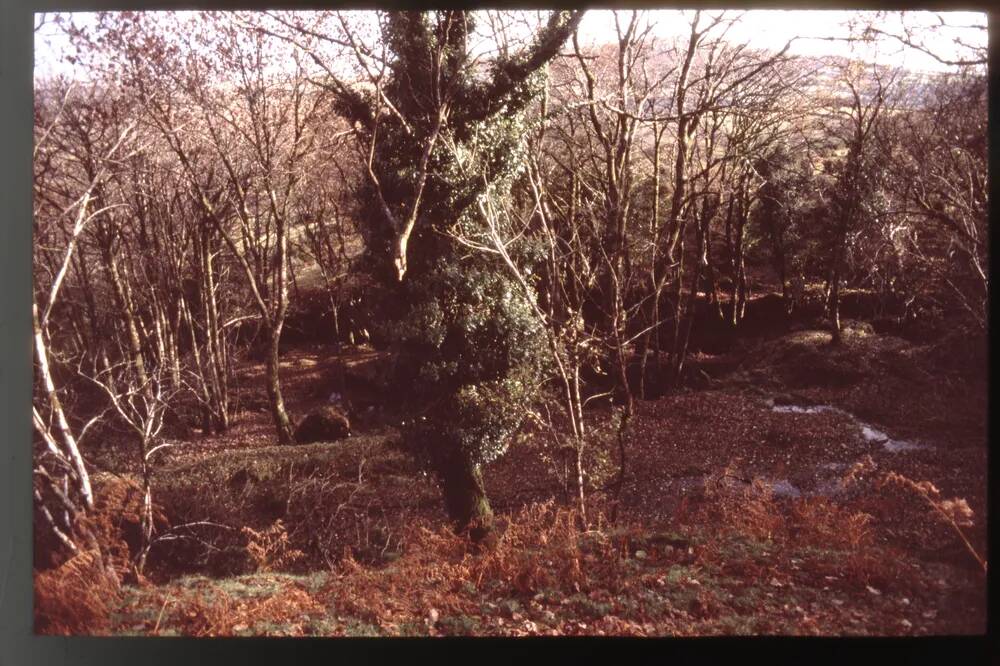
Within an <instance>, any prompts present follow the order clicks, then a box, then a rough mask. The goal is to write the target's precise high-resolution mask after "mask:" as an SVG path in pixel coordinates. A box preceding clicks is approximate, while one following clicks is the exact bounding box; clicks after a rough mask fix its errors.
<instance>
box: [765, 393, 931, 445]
mask: <svg viewBox="0 0 1000 666" xmlns="http://www.w3.org/2000/svg"><path fill="white" fill-rule="evenodd" d="M769 402H771V410H772V411H775V412H778V413H781V414H821V413H823V412H834V413H837V414H843V415H845V416H847V417H848V418H850V419H851V421H853V422H854V424H855V425H856V426H858V429H859V430H860V431H861V438H862V439H864V440H865V441H866V442H868V443H871V444H881V445H882V448H884V449H885V450H886V451H888V452H889V453H899V452H901V451H916V450H918V449H927V448H930V447H929V446H928V445H927V444H920V443H918V442H914V441H911V440H908V439H893V438H892V437H890V436H889V435H887V434H886V433H885V432H883V431H881V430H879V429H878V428H876V427H874V426H872V425H870V424H868V423H865V422H864V421H862V420H861V419H859V418H858V417H856V416H854V414H851V413H850V412H848V411H846V410H843V409H840V408H839V407H834V406H833V405H775V404H774V403H773V401H769Z"/></svg>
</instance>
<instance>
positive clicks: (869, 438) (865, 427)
mask: <svg viewBox="0 0 1000 666" xmlns="http://www.w3.org/2000/svg"><path fill="white" fill-rule="evenodd" d="M767 404H768V406H769V407H770V408H771V410H772V411H774V412H778V413H781V414H821V413H823V412H834V413H837V414H842V415H844V416H846V417H848V418H849V419H850V420H851V422H852V423H853V424H854V425H855V426H857V428H858V432H859V434H860V435H861V438H862V439H863V440H864V441H865V442H866V443H868V444H874V445H881V446H882V448H883V449H884V450H886V451H888V452H889V453H901V452H904V451H915V450H918V449H929V448H932V446H931V445H930V444H926V443H921V442H915V441H912V440H907V439H894V438H892V437H890V436H889V435H888V434H887V433H885V432H883V431H882V430H879V429H878V428H876V427H874V426H873V425H871V424H870V423H866V422H864V421H862V420H861V419H859V418H858V417H856V416H855V415H854V414H851V413H850V412H848V411H847V410H844V409H840V408H839V407H834V406H833V405H791V404H790V405H776V404H774V399H773V398H768V400H767ZM849 466H850V465H849V464H848V463H838V462H829V463H824V464H822V465H820V466H819V469H818V472H819V473H818V474H817V478H816V482H815V485H814V487H813V488H811V489H808V490H803V489H801V488H798V487H797V486H795V485H794V484H793V483H792V482H791V481H789V480H788V479H774V480H770V479H768V480H767V482H768V484H769V485H770V486H771V491H772V492H773V493H774V496H775V497H790V498H798V497H813V496H817V495H819V496H823V497H831V496H833V495H837V494H839V493H841V492H843V491H844V486H843V483H842V482H841V475H842V474H843V472H845V471H846V470H847V468H848V467H849ZM707 478H708V476H707V475H690V476H679V477H673V478H671V479H669V481H668V483H669V484H670V485H672V486H674V487H675V488H676V489H677V490H680V491H682V492H688V491H691V490H693V489H695V488H700V487H704V485H705V481H706V479H707Z"/></svg>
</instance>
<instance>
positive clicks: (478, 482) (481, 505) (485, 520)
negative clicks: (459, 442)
mask: <svg viewBox="0 0 1000 666" xmlns="http://www.w3.org/2000/svg"><path fill="white" fill-rule="evenodd" d="M440 473H441V475H442V488H443V491H444V504H445V509H446V510H447V512H448V517H449V518H450V519H451V520H452V522H453V523H454V524H455V528H456V529H457V530H458V531H459V532H465V531H466V530H468V531H469V536H470V537H471V538H472V539H473V540H474V541H479V540H481V539H482V538H483V537H485V536H486V535H487V534H488V533H489V532H490V530H492V529H493V509H492V508H490V500H489V498H488V497H487V496H486V486H485V485H484V484H483V472H482V469H481V468H480V467H479V465H476V464H474V463H472V461H471V460H469V459H468V457H466V456H462V457H460V458H456V459H455V460H453V462H452V464H451V465H450V466H448V467H447V468H444V469H441V470H440Z"/></svg>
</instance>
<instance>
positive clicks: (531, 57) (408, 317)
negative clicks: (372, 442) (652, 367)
mask: <svg viewBox="0 0 1000 666" xmlns="http://www.w3.org/2000/svg"><path fill="white" fill-rule="evenodd" d="M580 18H582V12H553V13H552V14H551V15H550V18H549V20H548V22H547V23H546V24H545V26H543V27H542V28H541V29H540V30H539V31H538V32H537V33H536V35H535V36H534V40H533V43H531V44H530V45H526V47H525V48H523V49H521V50H520V51H515V52H512V53H509V54H507V53H505V54H504V55H502V56H499V57H497V58H496V59H494V60H493V61H492V62H491V63H490V66H489V67H488V68H484V67H481V66H478V65H475V66H474V60H475V56H474V54H473V53H471V52H470V51H469V47H470V43H472V41H473V39H472V38H473V36H474V30H475V21H476V16H475V13H473V12H462V11H436V12H386V13H385V15H384V20H383V21H382V22H381V24H380V25H381V30H382V40H383V42H384V44H385V45H386V46H387V47H388V49H389V50H390V51H391V52H392V54H393V56H394V57H393V58H392V59H391V60H389V63H390V64H389V65H388V68H389V70H388V76H387V77H385V79H384V80H379V82H378V86H379V90H378V92H377V94H373V92H372V91H370V90H368V91H366V90H360V91H359V90H356V89H354V88H352V87H351V86H349V85H347V84H346V83H344V82H339V81H335V82H334V85H332V86H331V88H330V89H332V90H334V91H335V96H336V98H337V108H338V110H339V111H340V112H341V113H342V114H343V115H344V116H346V117H347V118H348V119H349V120H350V121H351V122H352V123H353V124H354V125H355V129H356V130H357V134H356V136H357V137H358V138H359V140H360V141H361V142H362V146H361V147H362V149H363V153H362V154H366V155H369V156H370V157H369V162H368V165H367V170H368V176H369V178H368V181H367V184H366V193H365V196H366V197H367V199H368V201H367V205H366V208H367V209H368V210H372V211H377V213H376V215H374V216H373V218H372V219H371V220H370V224H369V225H366V227H365V228H364V232H365V235H366V238H365V241H366V247H367V250H368V260H369V268H370V269H371V271H372V273H373V274H374V275H375V276H376V277H377V278H378V279H379V281H380V282H381V284H382V287H383V289H382V294H383V297H382V298H381V299H380V300H381V303H380V308H381V309H382V313H381V315H382V316H381V317H379V320H380V321H381V322H383V326H384V328H383V329H382V330H381V331H377V332H376V333H377V337H379V338H381V339H382V340H383V341H385V342H388V343H389V344H390V345H391V346H392V347H393V348H395V350H396V351H397V353H398V358H399V359H400V363H399V364H398V368H397V373H396V375H397V376H396V377H394V380H393V381H394V385H395V386H396V387H397V390H399V391H400V394H401V396H402V397H404V399H405V400H406V402H407V403H408V405H409V407H410V412H411V416H410V418H408V419H407V423H408V425H407V426H406V427H404V429H403V439H404V442H405V444H406V445H407V447H408V448H409V449H410V450H411V451H412V452H413V453H414V454H415V455H416V456H417V457H418V458H419V459H420V460H421V461H423V463H424V464H426V465H427V466H428V467H429V468H431V469H432V470H433V471H434V472H435V475H436V476H437V478H438V480H439V481H440V483H441V486H442V492H443V495H444V501H445V506H446V509H447V511H448V514H449V515H450V517H451V518H452V519H453V520H454V522H455V524H456V526H457V527H458V528H459V529H460V530H463V531H464V530H466V529H469V532H470V535H471V536H472V537H473V538H474V539H477V540H478V539H481V538H483V537H485V536H486V534H488V533H489V530H490V528H491V527H492V522H493V520H492V518H493V514H492V511H491V509H490V505H489V501H488V499H487V497H486V490H485V485H484V484H483V469H484V466H485V465H488V464H489V463H490V462H492V461H493V460H495V459H496V458H498V457H499V456H501V455H503V454H504V453H505V452H506V450H507V447H508V446H509V444H510V440H511V438H512V435H513V434H514V433H515V432H516V431H517V430H518V428H519V427H520V426H521V422H522V421H523V419H524V418H525V416H526V413H527V408H529V406H530V404H531V402H532V401H533V400H534V399H535V398H536V396H537V394H538V391H539V389H540V387H541V386H542V384H543V383H544V379H545V376H546V375H545V365H546V363H547V360H546V359H547V347H546V338H545V333H544V330H543V329H542V328H541V326H540V324H539V323H538V321H537V319H536V318H535V316H534V312H533V309H532V308H533V303H532V301H533V300H534V299H535V298H536V295H535V294H534V293H533V292H532V291H531V289H532V288H531V287H530V286H528V285H522V284H519V283H518V281H517V280H516V279H514V277H513V276H511V275H510V274H509V273H508V269H507V267H506V266H505V265H504V263H503V262H502V261H501V260H500V259H499V258H498V257H497V256H496V255H495V254H490V253H488V252H477V251H475V250H474V249H470V247H469V246H468V245H465V244H463V243H462V242H461V241H459V240H458V239H459V238H465V239H484V238H488V234H489V232H490V229H489V224H488V221H487V220H486V219H484V217H485V212H484V210H485V208H486V207H489V208H491V209H504V208H505V207H506V205H507V204H509V203H510V202H511V201H512V194H511V192H512V188H513V186H514V183H515V181H516V180H517V179H518V178H519V177H520V176H521V170H522V168H523V166H524V164H525V159H524V154H525V151H526V145H525V137H526V136H528V135H529V133H530V129H531V127H530V121H529V120H528V114H527V107H528V105H529V104H530V103H531V101H532V100H533V99H535V98H536V96H537V95H538V93H539V92H541V90H542V88H543V83H544V73H543V67H544V65H545V64H546V63H547V62H548V61H549V60H551V59H552V58H553V57H555V55H556V54H557V53H558V52H559V49H560V47H561V46H562V44H563V43H564V42H565V40H566V39H567V38H568V37H569V35H570V34H571V33H572V32H573V30H575V28H576V26H577V24H578V23H579V20H580ZM500 224H502V225H507V226H509V227H510V228H504V229H501V230H500V231H501V232H502V233H504V234H507V233H508V232H510V234H509V235H510V236H511V237H513V236H515V235H516V233H515V227H516V223H515V222H513V221H511V220H507V219H506V218H505V219H504V220H503V221H502V222H501V223H500ZM493 231H496V230H495V229H493ZM510 252H511V254H512V255H514V256H515V260H516V261H517V262H518V264H519V265H520V266H523V267H525V268H527V269H529V271H530V268H531V267H532V264H533V263H534V262H535V260H536V259H537V257H540V256H542V254H541V252H540V248H537V247H535V248H533V247H532V246H531V243H530V242H528V241H525V242H523V243H519V244H518V247H516V248H515V247H511V248H510Z"/></svg>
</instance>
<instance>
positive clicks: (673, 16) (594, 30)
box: [35, 10, 987, 76]
mask: <svg viewBox="0 0 1000 666" xmlns="http://www.w3.org/2000/svg"><path fill="white" fill-rule="evenodd" d="M623 13H624V14H627V13H628V12H623ZM715 13H717V12H715V11H710V10H704V11H703V19H702V20H703V21H704V20H705V18H704V17H706V16H708V15H710V14H715ZM692 14H693V12H691V11H681V10H654V11H650V12H648V16H649V20H650V21H651V22H652V23H654V28H653V32H654V34H656V35H658V36H659V37H662V38H664V39H673V38H674V37H678V36H682V35H684V34H685V33H686V32H687V30H688V29H689V28H688V20H689V19H690V17H691V16H692ZM865 14H868V15H872V13H871V12H853V11H839V10H823V11H820V10H750V11H743V12H739V11H733V12H729V13H728V14H727V16H739V17H740V19H739V21H738V22H737V23H736V24H735V25H734V26H733V27H732V28H731V29H730V31H729V33H728V36H729V38H730V39H731V40H732V41H736V42H742V41H746V42H748V43H749V44H750V45H751V46H753V47H758V48H765V49H772V50H778V49H780V48H782V47H783V46H784V45H785V43H786V42H787V41H788V40H789V38H791V37H793V36H797V37H799V38H800V39H797V40H795V41H794V42H793V44H792V46H791V48H790V49H789V51H790V52H791V53H796V54H801V55H812V56H818V55H842V56H853V57H858V58H862V59H865V60H873V59H876V58H877V59H878V61H879V62H881V63H884V64H889V65H895V66H902V67H907V68H909V69H913V70H918V71H939V70H942V69H946V67H945V66H943V65H942V64H941V63H939V62H938V61H936V60H934V59H933V58H931V57H930V56H927V55H925V54H922V53H920V52H918V51H916V50H914V49H909V48H906V47H903V46H901V45H900V44H898V43H896V42H887V43H883V44H881V45H879V46H878V47H877V50H873V49H872V48H871V47H864V46H862V45H858V44H857V43H854V44H852V43H848V42H846V41H842V40H840V41H838V40H836V39H830V38H842V37H845V36H846V35H847V34H848V30H847V27H846V22H847V21H848V20H850V19H851V18H852V17H855V18H856V17H859V16H862V15H865ZM938 16H940V17H942V18H943V19H944V21H945V23H946V24H947V25H949V26H968V25H986V15H985V14H984V13H979V12H939V13H931V12H907V16H906V19H905V20H906V22H907V24H908V25H911V26H928V25H933V24H935V23H937V21H938V18H937V17H938ZM74 19H76V20H77V21H78V22H82V23H88V22H91V21H93V15H87V14H76V15H74ZM622 20H623V21H625V20H627V17H626V16H623V17H622ZM614 25H615V23H614V16H613V15H612V12H611V11H610V10H591V11H588V12H587V14H586V15H585V16H584V19H583V21H582V23H581V26H580V39H581V42H583V43H595V42H607V41H612V40H614V39H615V27H614ZM880 27H881V28H882V29H884V30H886V31H897V32H898V31H899V28H900V19H899V18H898V13H895V12H893V13H891V16H890V17H889V18H888V19H887V20H886V21H884V22H883V23H882V24H880ZM937 33H938V34H937V36H936V38H929V39H928V40H927V42H926V44H927V45H928V46H929V47H931V48H932V49H933V50H934V51H935V52H936V53H938V54H940V55H942V57H946V58H948V57H953V56H955V55H956V54H957V51H956V49H955V48H954V46H953V44H952V43H951V42H952V39H953V38H954V37H958V38H960V39H962V40H963V41H965V42H970V43H973V44H975V45H981V46H984V47H985V43H986V40H987V35H986V31H985V30H976V29H945V30H938V31H937ZM927 34H928V35H930V34H931V33H927ZM35 39H36V47H35V71H36V75H40V76H45V75H47V74H51V73H66V74H69V75H71V74H72V66H71V65H69V64H68V63H65V62H63V61H62V54H63V52H64V51H65V50H66V48H67V46H68V43H67V41H66V38H65V36H63V35H61V34H60V33H59V32H58V31H57V30H56V29H54V26H51V25H47V26H45V27H44V28H43V29H42V30H40V31H39V32H38V33H36V35H35Z"/></svg>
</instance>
